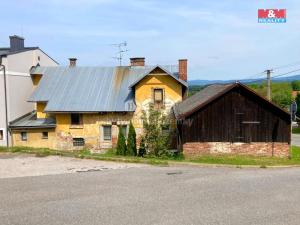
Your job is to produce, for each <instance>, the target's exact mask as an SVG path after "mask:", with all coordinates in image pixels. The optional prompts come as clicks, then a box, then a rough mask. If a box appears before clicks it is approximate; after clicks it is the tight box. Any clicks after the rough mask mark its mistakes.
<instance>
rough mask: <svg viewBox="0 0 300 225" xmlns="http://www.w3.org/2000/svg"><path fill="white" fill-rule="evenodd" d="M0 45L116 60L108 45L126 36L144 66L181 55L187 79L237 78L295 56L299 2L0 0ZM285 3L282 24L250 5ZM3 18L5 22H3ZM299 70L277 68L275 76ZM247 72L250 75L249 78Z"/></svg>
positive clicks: (97, 61)
mask: <svg viewBox="0 0 300 225" xmlns="http://www.w3.org/2000/svg"><path fill="white" fill-rule="evenodd" d="M1 5H2V6H1V8H2V9H5V10H2V12H3V11H4V13H2V12H1V14H0V21H2V23H1V31H0V46H7V45H8V44H9V40H8V36H9V35H12V34H18V35H22V36H24V37H25V45H26V46H40V47H41V48H42V49H43V50H44V51H45V52H47V53H48V54H49V55H50V56H52V57H53V58H55V59H56V60H57V61H58V62H59V63H60V64H61V65H66V64H67V63H68V60H67V59H68V58H69V57H77V58H78V64H79V65H82V66H83V65H92V66H96V65H99V66H111V65H117V61H116V60H115V59H113V58H112V57H114V56H115V53H116V49H115V48H114V47H113V46H112V45H111V44H113V43H119V42H122V41H127V43H128V47H127V48H128V49H129V51H128V53H127V54H125V56H124V64H128V59H129V58H130V57H140V56H144V57H146V63H147V64H151V65H153V64H176V63H177V60H178V59H179V58H187V59H188V60H189V79H190V80H192V79H241V78H247V77H256V76H254V75H255V74H257V73H259V72H262V71H264V70H265V69H267V68H272V67H276V66H280V65H285V64H289V63H293V62H297V61H300V1H299V0H284V1H283V0H278V1H275V0H274V1H267V0H251V1H250V0H248V1H246V0H240V1H237V0H236V1H233V0H215V1H212V0H205V1H204V0H186V1H182V0H180V1H177V0H173V1H172V0H165V1H163V0H143V1H142V0H126V1H124V0H123V1H122V0H72V1H59V0H53V1H50V0H49V1H34V0H26V1H17V0H10V1H4V2H2V3H1ZM259 8H286V9H287V23H285V24H259V23H257V9H259ZM3 21H5V22H4V23H3ZM297 68H300V65H298V67H297V66H296V67H294V68H285V70H277V71H274V72H275V74H276V73H278V74H280V73H282V72H286V71H289V70H293V69H297ZM252 75H253V76H252Z"/></svg>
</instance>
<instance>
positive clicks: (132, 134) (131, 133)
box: [127, 122, 137, 156]
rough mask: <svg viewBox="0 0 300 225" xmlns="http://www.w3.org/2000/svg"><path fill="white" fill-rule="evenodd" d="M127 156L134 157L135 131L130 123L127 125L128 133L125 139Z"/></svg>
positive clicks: (135, 153)
mask: <svg viewBox="0 0 300 225" xmlns="http://www.w3.org/2000/svg"><path fill="white" fill-rule="evenodd" d="M127 154H128V155H133V156H136V155H137V152H136V133H135V129H134V127H133V125H132V123H131V122H130V124H129V132H128V139H127Z"/></svg>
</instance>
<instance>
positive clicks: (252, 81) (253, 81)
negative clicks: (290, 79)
mask: <svg viewBox="0 0 300 225" xmlns="http://www.w3.org/2000/svg"><path fill="white" fill-rule="evenodd" d="M297 71H300V69H296V70H292V71H289V72H286V73H282V74H278V75H276V76H273V77H272V78H276V77H282V76H284V75H287V74H290V73H294V72H297ZM263 80H267V78H260V79H256V80H251V81H249V82H247V83H255V82H257V81H263Z"/></svg>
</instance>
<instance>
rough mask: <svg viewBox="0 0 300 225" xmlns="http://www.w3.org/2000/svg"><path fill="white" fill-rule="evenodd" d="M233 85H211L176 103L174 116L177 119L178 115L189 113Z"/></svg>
mask: <svg viewBox="0 0 300 225" xmlns="http://www.w3.org/2000/svg"><path fill="white" fill-rule="evenodd" d="M233 85H235V83H231V84H212V85H209V86H207V87H205V88H204V89H202V90H201V91H199V92H197V93H196V94H194V95H192V96H191V97H189V98H187V99H185V100H184V101H182V102H180V103H177V104H176V105H175V106H174V108H173V111H174V113H175V116H176V117H178V116H180V115H183V114H185V113H188V112H190V111H191V110H193V109H195V108H196V107H198V106H200V105H202V104H204V103H206V102H208V101H209V100H210V99H211V98H213V97H214V96H217V95H218V94H220V93H222V92H224V91H225V90H227V89H228V88H230V87H232V86H233Z"/></svg>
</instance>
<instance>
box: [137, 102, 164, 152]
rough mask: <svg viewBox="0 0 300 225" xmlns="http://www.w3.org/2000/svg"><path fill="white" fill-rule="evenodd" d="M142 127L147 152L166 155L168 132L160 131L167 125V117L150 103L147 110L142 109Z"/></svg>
mask: <svg viewBox="0 0 300 225" xmlns="http://www.w3.org/2000/svg"><path fill="white" fill-rule="evenodd" d="M142 119H143V128H144V135H145V136H144V137H145V146H146V151H147V154H148V153H149V154H150V155H155V156H164V155H168V148H169V134H164V133H163V132H162V127H163V126H164V127H166V126H169V124H168V122H169V121H168V119H167V117H166V116H165V115H164V114H163V112H162V111H161V110H159V109H154V107H153V105H150V108H149V111H148V112H147V113H146V112H145V111H143V116H142Z"/></svg>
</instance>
